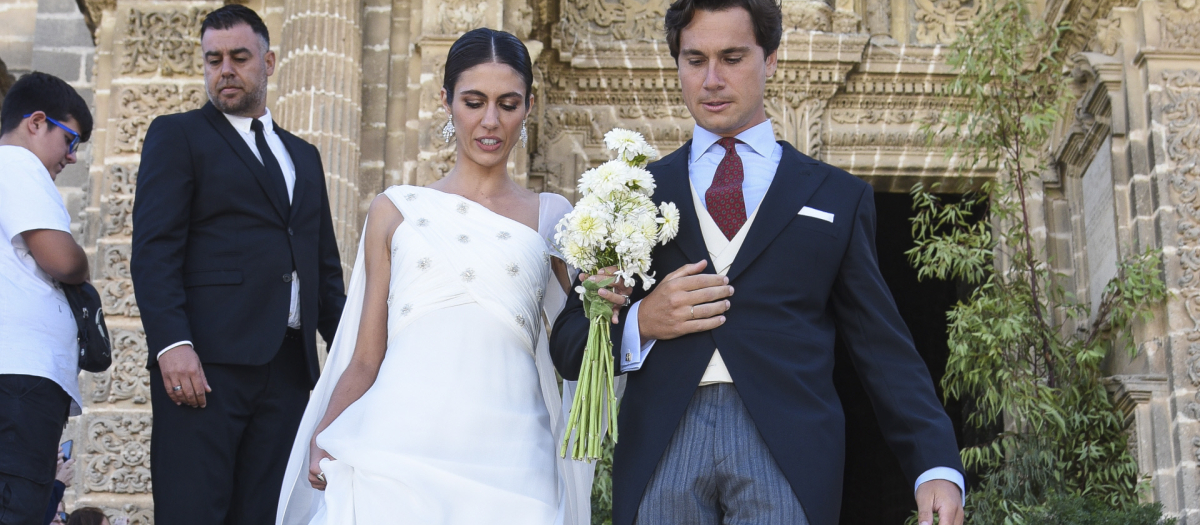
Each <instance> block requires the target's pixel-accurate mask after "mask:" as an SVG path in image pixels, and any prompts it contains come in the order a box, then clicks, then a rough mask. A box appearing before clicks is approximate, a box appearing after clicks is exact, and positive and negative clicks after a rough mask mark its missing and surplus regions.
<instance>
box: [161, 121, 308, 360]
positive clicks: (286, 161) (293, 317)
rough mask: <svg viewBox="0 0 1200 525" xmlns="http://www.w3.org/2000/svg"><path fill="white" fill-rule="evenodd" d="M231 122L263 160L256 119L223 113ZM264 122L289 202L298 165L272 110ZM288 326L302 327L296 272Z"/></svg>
mask: <svg viewBox="0 0 1200 525" xmlns="http://www.w3.org/2000/svg"><path fill="white" fill-rule="evenodd" d="M223 115H225V118H226V119H228V120H229V123H230V124H232V125H233V129H234V130H236V131H237V132H238V135H241V137H242V140H245V141H246V145H247V146H250V151H251V152H253V153H254V157H255V158H257V159H258V161H259V162H262V153H260V152H259V151H258V144H257V142H256V141H255V138H254V130H252V129H250V123H251V122H253V121H254V119H252V118H250V117H239V116H237V115H230V114H228V113H223ZM258 120H260V121H262V124H263V136H264V137H265V138H266V139H267V146H269V147H270V148H271V153H272V154H274V155H275V159H276V160H277V161H279V169H280V170H282V171H283V183H284V184H285V185H286V186H287V195H288V203H291V202H292V193H293V191H294V190H295V188H296V165H295V164H293V163H292V156H291V155H290V154H289V153H288V150H287V147H285V146H284V145H283V141H282V140H279V135H278V134H277V133H275V122H274V121H273V120H272V119H271V110H270V109H268V110H267V113H266V114H265V115H263V116H261V117H259V118H258ZM288 327H289V328H300V277H299V276H298V275H296V272H294V271H293V272H292V300H291V303H290V305H289V306H288ZM190 344H192V342H191V341H180V342H178V343H175V344H173V345H171V346H168V347H166V348H163V349H162V350H160V351H159V352H158V357H159V358H162V356H163V354H165V353H167V350H170V349H172V348H175V347H177V346H181V345H190Z"/></svg>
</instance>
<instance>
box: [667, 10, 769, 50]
mask: <svg viewBox="0 0 1200 525" xmlns="http://www.w3.org/2000/svg"><path fill="white" fill-rule="evenodd" d="M738 7H740V8H742V9H745V10H746V11H748V12H749V13H750V23H751V24H753V25H754V41H755V43H757V44H758V46H759V47H761V48H763V57H764V58H766V57H768V56H770V55H771V53H774V52H775V50H776V49H779V40H780V39H782V38H783V8H782V7H781V6H780V4H779V0H675V2H673V3H672V4H671V7H668V8H667V16H666V20H664V22H663V26H665V28H666V30H667V47H669V48H670V49H671V58H674V59H675V63H676V64H678V63H679V36H680V35H681V34H682V33H683V28H685V27H687V26H688V24H690V23H692V17H693V16H695V14H696V11H697V10H701V11H726V10H729V9H734V8H738Z"/></svg>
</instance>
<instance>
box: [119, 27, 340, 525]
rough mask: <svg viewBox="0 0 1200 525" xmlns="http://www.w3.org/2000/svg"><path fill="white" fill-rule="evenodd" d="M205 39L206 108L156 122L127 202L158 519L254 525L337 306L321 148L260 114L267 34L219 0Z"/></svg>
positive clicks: (176, 523)
mask: <svg viewBox="0 0 1200 525" xmlns="http://www.w3.org/2000/svg"><path fill="white" fill-rule="evenodd" d="M200 38H201V48H202V50H203V52H204V63H205V66H204V82H205V87H206V89H207V91H208V99H209V103H208V104H206V105H205V106H204V107H203V108H201V109H199V110H195V111H189V112H186V113H180V114H175V115H166V116H162V117H159V118H157V119H155V120H154V122H153V123H152V124H151V125H150V129H149V130H148V131H147V133H146V140H145V145H144V147H143V151H142V163H141V167H140V169H139V174H138V181H137V196H136V199H135V201H134V208H133V255H132V260H131V270H132V274H133V281H134V288H135V291H136V294H137V301H138V306H139V307H140V310H141V312H142V323H143V326H144V327H145V330H146V341H147V343H148V345H149V347H150V356H149V359H148V363H147V367H148V368H150V370H151V373H150V378H151V387H152V388H151V391H152V406H153V409H154V436H153V438H152V440H151V456H152V461H151V465H152V466H151V474H152V476H153V480H154V507H155V508H154V512H155V518H156V520H157V521H158V522H159V523H169V524H171V525H186V524H206V525H216V524H221V523H225V524H254V525H261V524H264V523H272V522H274V520H275V507H276V504H277V501H278V498H279V488H280V485H281V483H282V480H283V472H284V468H285V467H286V465H287V458H288V453H289V451H290V449H291V444H292V440H293V438H294V436H295V432H296V429H297V427H298V426H299V424H300V419H301V416H302V415H303V412H304V407H305V404H306V403H307V401H308V393H309V391H310V390H311V388H312V386H313V385H314V384H315V383H316V380H317V377H318V375H319V374H320V367H319V363H318V361H317V341H316V332H317V331H318V330H319V331H320V332H321V335H322V337H324V338H325V340H326V341H330V340H332V339H333V335H334V330H336V328H337V324H338V321H339V318H340V317H341V312H342V306H343V304H345V300H346V298H345V291H344V288H343V284H342V271H341V261H340V260H339V257H338V249H337V243H336V241H335V239H334V236H333V221H332V218H331V216H330V212H329V197H328V195H327V193H326V190H325V182H324V170H323V168H322V166H321V157H320V154H319V153H318V151H317V149H316V148H315V147H313V146H312V145H311V144H308V143H307V142H304V141H303V140H301V139H299V138H297V137H296V136H295V135H292V134H291V133H288V132H287V131H284V130H283V129H281V128H279V127H278V126H275V125H274V123H273V122H272V120H271V113H270V111H268V110H267V107H266V95H267V77H268V76H270V75H271V74H272V73H273V72H274V69H275V55H274V53H272V52H271V51H270V50H269V44H268V43H269V40H268V38H269V36H268V34H267V28H266V26H265V25H263V22H262V19H260V18H259V17H258V15H257V14H255V13H254V11H252V10H250V9H248V8H246V7H243V6H240V5H227V6H225V7H222V8H220V9H217V10H216V11H213V12H212V13H211V14H209V15H208V17H207V18H205V20H204V22H203V24H202V26H201V29H200Z"/></svg>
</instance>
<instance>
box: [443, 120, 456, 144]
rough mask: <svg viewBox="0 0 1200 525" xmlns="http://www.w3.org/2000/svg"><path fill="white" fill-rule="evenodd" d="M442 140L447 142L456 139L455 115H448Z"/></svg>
mask: <svg viewBox="0 0 1200 525" xmlns="http://www.w3.org/2000/svg"><path fill="white" fill-rule="evenodd" d="M442 138H443V139H445V140H446V142H450V140H451V139H453V138H454V115H447V117H446V125H445V126H443V127H442Z"/></svg>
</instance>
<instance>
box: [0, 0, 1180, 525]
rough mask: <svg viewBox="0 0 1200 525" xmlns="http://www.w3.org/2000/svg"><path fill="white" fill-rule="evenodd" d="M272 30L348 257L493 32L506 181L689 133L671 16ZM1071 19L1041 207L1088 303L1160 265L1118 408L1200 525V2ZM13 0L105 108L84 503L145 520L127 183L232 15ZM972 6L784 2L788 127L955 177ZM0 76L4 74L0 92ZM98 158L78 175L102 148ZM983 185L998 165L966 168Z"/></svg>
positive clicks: (491, 14) (89, 212) (80, 184)
mask: <svg viewBox="0 0 1200 525" xmlns="http://www.w3.org/2000/svg"><path fill="white" fill-rule="evenodd" d="M243 3H245V4H246V5H249V6H250V7H252V8H254V9H256V10H258V11H259V13H260V14H262V15H263V17H264V20H265V21H266V23H267V26H268V28H269V29H270V31H271V33H272V42H271V45H272V49H273V50H274V51H275V52H276V54H277V56H278V58H279V60H278V64H279V65H278V69H277V72H276V75H275V76H274V77H272V79H271V81H270V84H269V99H268V100H269V104H270V107H271V108H272V111H273V112H274V113H275V114H276V117H277V120H278V122H279V123H280V125H282V126H283V127H285V128H287V129H290V130H291V131H293V132H296V133H297V134H299V135H300V136H302V137H304V138H306V139H307V140H309V141H311V142H313V143H314V144H316V145H317V146H318V148H319V149H320V150H321V152H322V155H323V161H324V168H325V172H326V182H327V185H328V186H329V193H330V197H331V201H332V205H333V208H334V209H333V214H334V217H335V221H336V227H337V234H338V238H339V243H340V247H341V251H342V254H343V257H344V259H345V260H344V263H345V264H346V265H347V268H348V267H349V265H350V263H351V261H349V256H350V255H351V254H353V253H355V251H356V250H357V245H356V243H357V240H358V235H359V233H360V228H361V224H362V222H363V219H364V218H365V214H366V209H367V206H368V204H369V203H370V200H371V199H372V198H373V197H374V195H375V194H377V193H378V192H380V191H382V190H383V189H384V188H386V187H387V186H390V185H393V184H428V183H429V182H432V181H434V180H437V179H438V178H440V177H441V176H443V175H444V174H445V173H446V172H447V171H448V170H449V169H450V168H451V167H452V166H453V162H454V150H453V145H450V144H446V143H445V142H444V141H442V139H441V137H440V135H439V131H440V129H441V127H442V126H443V125H444V123H445V119H446V115H445V113H444V111H443V110H442V108H441V106H440V103H439V102H438V92H439V90H440V87H441V83H442V70H443V67H444V65H445V63H444V60H445V55H446V52H447V50H448V49H449V46H450V44H451V43H452V42H453V41H454V39H455V38H456V37H457V35H459V34H461V33H462V32H464V31H466V30H469V29H471V28H474V27H478V26H484V25H486V26H489V27H493V28H498V29H504V30H507V31H510V32H512V33H514V34H516V35H517V36H518V37H520V38H521V39H523V40H524V41H525V42H526V43H527V45H528V47H529V49H530V51H531V54H532V56H533V57H534V66H535V86H534V94H535V96H536V100H537V104H536V105H535V108H534V112H533V114H532V115H531V116H530V120H529V123H528V127H529V132H530V141H529V146H528V149H517V150H515V152H514V155H513V158H512V160H511V163H510V165H509V170H510V173H511V174H512V175H513V177H514V178H515V179H516V180H518V181H520V182H522V183H523V184H526V185H527V186H529V187H531V188H534V189H538V190H542V191H553V192H559V193H562V194H564V195H566V196H567V197H568V198H572V199H573V198H574V197H575V182H576V178H577V177H578V175H579V174H580V173H581V172H582V171H584V170H585V169H587V168H588V167H591V166H595V165H597V164H599V163H600V162H602V161H603V160H606V159H607V158H608V157H607V154H606V152H605V151H604V148H603V145H602V140H601V139H602V137H603V134H604V132H605V131H607V130H608V129H610V128H612V127H615V126H622V127H627V128H632V129H636V130H639V131H641V132H643V133H644V134H645V135H646V136H647V137H648V138H649V139H650V140H651V141H652V142H653V143H654V144H655V145H656V146H658V147H659V148H660V149H661V150H662V151H664V152H665V151H670V150H672V149H674V148H676V147H678V146H679V145H681V144H683V143H684V142H685V141H687V140H688V139H689V138H690V135H691V131H692V125H693V124H692V121H691V119H690V117H689V115H688V112H687V110H686V108H685V107H684V106H683V103H682V100H681V97H680V94H679V87H678V78H677V75H676V71H675V65H674V62H673V61H672V60H671V58H670V56H669V54H668V53H667V50H666V46H665V44H664V42H663V41H662V39H661V19H662V15H663V12H664V10H665V7H666V4H667V2H666V0H619V1H599V0H361V1H349V2H347V1H344V0H341V1H316V0H296V1H292V0H248V1H245V2H243ZM1032 3H1033V4H1034V6H1035V7H1036V8H1037V9H1038V10H1039V12H1042V13H1044V14H1045V18H1046V19H1047V20H1048V21H1050V22H1060V21H1065V22H1070V23H1071V24H1072V27H1073V30H1072V32H1071V33H1070V34H1069V36H1068V40H1067V46H1066V49H1064V50H1063V56H1064V58H1066V59H1068V61H1069V63H1070V64H1071V66H1072V75H1073V78H1074V79H1075V81H1076V87H1077V91H1078V93H1077V94H1078V104H1077V107H1076V111H1075V112H1074V114H1073V116H1072V117H1071V118H1070V119H1068V120H1067V121H1066V122H1063V123H1062V125H1061V127H1060V130H1059V132H1058V133H1057V135H1056V137H1055V139H1054V144H1053V145H1052V148H1051V151H1050V153H1051V154H1052V155H1054V158H1055V160H1056V162H1057V166H1058V168H1057V169H1055V170H1053V171H1052V172H1051V173H1047V174H1045V176H1044V177H1043V179H1042V180H1041V181H1039V183H1038V184H1037V186H1038V191H1037V194H1036V195H1034V196H1033V198H1032V199H1031V201H1030V202H1031V204H1032V206H1033V209H1034V210H1035V213H1034V215H1033V217H1032V219H1031V220H1032V221H1033V224H1032V225H1031V226H1032V227H1033V231H1034V233H1035V236H1036V237H1037V238H1038V239H1039V241H1040V242H1041V245H1042V247H1043V249H1044V250H1045V253H1046V255H1047V257H1048V260H1050V261H1051V264H1052V265H1053V267H1054V269H1055V270H1056V272H1057V274H1058V275H1060V277H1059V279H1061V284H1062V285H1063V286H1064V287H1066V288H1067V289H1069V290H1073V291H1074V292H1075V294H1076V295H1077V296H1078V297H1083V298H1088V299H1091V300H1094V299H1095V298H1096V297H1098V296H1099V295H1098V294H1099V288H1100V287H1101V286H1102V285H1103V283H1104V282H1105V281H1106V279H1107V277H1109V276H1110V275H1111V273H1112V268H1113V264H1115V261H1117V260H1120V259H1121V258H1124V257H1126V256H1128V255H1130V254H1132V253H1135V252H1140V251H1142V250H1145V249H1151V248H1156V249H1161V250H1163V253H1164V255H1165V259H1166V262H1165V265H1164V269H1165V270H1166V272H1167V278H1168V284H1169V286H1170V287H1171V288H1172V292H1173V293H1174V295H1173V296H1172V298H1171V299H1170V300H1169V301H1168V302H1167V303H1166V304H1164V305H1160V306H1159V307H1158V308H1157V309H1156V310H1155V316H1154V318H1153V319H1151V320H1150V321H1148V322H1146V323H1142V324H1139V325H1138V326H1136V327H1135V330H1134V331H1133V334H1132V335H1131V337H1132V340H1133V342H1134V343H1135V344H1136V347H1137V349H1138V354H1137V355H1136V356H1135V357H1133V358H1129V357H1127V356H1124V355H1121V354H1119V353H1114V355H1113V356H1112V358H1111V359H1110V363H1109V367H1110V369H1111V371H1112V374H1113V376H1112V377H1111V378H1110V380H1109V384H1110V386H1111V388H1112V391H1113V392H1114V394H1115V399H1116V400H1117V402H1118V404H1119V405H1120V406H1121V407H1122V408H1123V409H1124V410H1125V411H1126V413H1127V416H1128V419H1129V422H1130V425H1131V434H1132V436H1133V439H1132V441H1131V446H1132V448H1133V451H1134V453H1135V455H1136V457H1137V458H1138V461H1139V466H1140V469H1141V472H1142V474H1143V476H1144V477H1145V479H1146V480H1148V481H1149V486H1150V488H1151V491H1150V493H1149V494H1148V495H1147V496H1148V497H1149V498H1153V499H1155V500H1158V501H1162V502H1164V504H1165V505H1166V508H1167V510H1168V511H1169V512H1170V513H1171V514H1172V515H1175V516H1179V517H1181V518H1183V520H1182V521H1181V524H1187V525H1200V274H1198V273H1197V272H1200V208H1198V206H1200V204H1198V201H1197V195H1198V194H1200V171H1198V170H1197V167H1196V166H1198V165H1200V131H1197V130H1200V113H1197V109H1196V108H1198V107H1200V72H1198V70H1200V34H1198V33H1197V32H1196V28H1197V27H1200V8H1198V7H1197V6H1196V3H1195V2H1193V1H1191V0H1037V1H1034V2H1032ZM79 5H81V6H82V9H80V8H78V7H75V4H74V3H72V2H71V1H70V0H38V1H33V0H0V17H2V18H3V19H4V20H5V22H6V23H5V24H4V27H0V61H2V62H3V64H5V65H6V66H7V69H8V70H9V71H11V72H17V73H20V72H24V71H28V70H30V69H32V68H44V69H46V70H48V71H51V72H54V73H55V74H58V75H60V76H63V77H64V78H67V79H68V80H69V81H70V82H72V85H74V86H76V87H77V88H78V89H80V90H81V92H84V93H85V96H89V97H92V99H91V100H93V103H94V107H95V116H96V122H97V130H96V133H95V134H94V138H93V140H92V142H91V145H90V146H89V147H88V148H89V149H87V150H85V155H84V160H83V161H82V162H81V163H80V164H81V165H82V166H81V167H80V168H74V169H77V170H78V171H77V172H74V173H71V174H67V175H65V176H64V177H63V178H60V187H62V189H63V193H64V195H65V196H66V197H67V200H68V203H69V205H70V206H71V209H72V213H75V214H77V216H78V217H79V221H78V224H77V229H78V231H77V233H78V236H79V238H80V239H81V241H82V242H84V243H85V245H86V246H87V247H88V250H89V253H91V254H92V256H93V268H94V275H93V280H94V282H95V283H96V284H97V286H98V288H100V290H101V292H102V295H103V298H104V301H105V309H106V313H108V315H109V324H110V328H111V329H112V332H113V335H114V342H115V344H116V355H115V362H114V366H113V368H112V369H111V370H110V371H108V372H106V373H104V374H97V375H93V374H87V373H85V374H81V381H82V383H83V386H84V395H85V397H86V401H87V404H88V406H87V407H86V408H85V413H84V415H83V416H82V417H81V418H77V419H78V421H75V422H73V423H72V425H71V427H70V428H69V429H68V434H69V435H71V436H73V437H74V438H75V439H76V440H77V442H78V443H79V446H78V447H77V450H79V468H78V469H79V475H78V479H77V481H76V484H75V487H74V488H73V490H74V492H73V496H72V497H74V498H75V499H76V500H77V503H78V504H80V505H82V504H89V505H98V506H102V507H105V508H106V509H107V510H108V512H109V513H110V515H113V516H119V515H124V516H129V517H131V518H132V520H133V523H136V524H149V523H151V522H152V521H153V511H152V508H151V507H152V506H151V500H150V494H151V493H152V490H153V484H152V481H151V480H150V479H149V461H150V458H149V454H148V444H149V437H150V433H151V429H152V424H151V423H152V422H151V420H150V412H149V404H148V402H147V401H148V398H149V395H150V394H149V391H148V388H149V381H148V378H149V376H148V373H147V372H146V371H145V370H144V369H143V363H144V362H145V359H146V352H147V351H148V349H147V348H146V343H145V338H144V335H143V333H142V331H141V327H140V321H139V312H138V309H137V304H136V302H135V301H134V297H133V294H132V285H131V283H130V280H129V271H128V256H129V242H130V222H129V221H130V217H129V213H130V211H131V209H132V199H133V188H134V183H135V181H136V177H137V164H138V158H139V154H140V151H141V141H142V138H143V136H144V133H145V131H146V127H147V126H148V125H149V122H150V121H151V120H152V119H153V117H154V116H157V115H161V114H164V113H171V112H177V111H183V110H186V109H191V108H194V107H198V106H199V105H201V104H202V103H203V102H204V100H205V95H204V91H203V86H202V82H201V78H202V74H201V69H200V56H199V53H198V46H199V35H198V28H199V22H200V20H201V19H202V17H203V15H204V13H206V12H207V11H208V10H211V9H213V8H215V7H217V6H218V5H220V2H218V1H211V2H209V1H199V0H194V1H182V2H180V1H159V0H84V1H82V2H81V3H80V4H79ZM981 5H982V4H981V3H979V0H973V1H963V0H832V1H829V2H826V1H821V0H783V6H784V12H785V28H786V32H785V35H784V42H783V44H782V46H781V48H780V56H779V58H780V61H779V68H778V71H777V72H776V74H775V76H774V77H773V78H771V79H770V80H769V81H768V86H767V101H766V104H767V108H766V109H767V113H768V115H769V116H770V117H771V119H772V121H773V123H774V125H775V131H776V134H777V135H778V136H779V137H780V138H783V139H786V140H788V141H790V142H791V143H792V144H794V145H796V146H797V147H798V148H799V149H801V150H802V151H804V152H807V153H808V154H810V155H812V156H814V157H817V158H819V159H822V160H824V161H826V162H829V163H831V164H834V165H836V166H839V167H842V168H845V169H847V170H849V171H851V172H852V173H854V174H856V175H858V176H860V177H862V178H864V179H866V180H868V181H870V182H871V183H872V184H873V185H874V186H875V188H876V190H877V191H890V192H903V191H908V189H909V188H910V187H911V186H912V184H913V183H914V182H918V181H919V182H924V183H927V184H928V183H932V182H942V181H945V182H953V181H952V180H951V177H950V176H949V175H948V174H949V173H951V170H949V169H948V168H950V167H952V166H953V163H954V162H957V160H955V159H947V158H946V157H945V156H944V154H943V151H944V146H946V144H945V143H944V142H939V139H936V138H935V139H934V140H933V141H930V140H928V138H927V137H925V136H923V135H922V134H921V133H920V128H921V124H922V122H925V121H927V120H929V119H931V118H936V115H937V113H938V110H939V109H940V105H941V104H942V102H941V99H940V98H938V97H937V95H939V94H940V93H941V92H942V91H943V90H944V89H945V86H946V84H947V83H948V82H949V81H950V80H951V75H952V72H951V71H950V70H949V69H948V68H947V67H946V65H945V64H944V56H945V54H946V49H945V47H944V45H945V44H947V43H949V42H951V41H952V40H953V39H954V37H955V36H956V35H957V34H958V32H959V31H960V30H961V28H962V27H963V26H964V25H965V24H966V23H967V22H968V21H969V20H970V19H971V18H972V17H974V16H975V15H976V14H977V13H978V11H979V9H980V7H981ZM0 83H2V79H0ZM89 156H90V158H87V157H89ZM968 175H969V176H979V177H988V176H991V175H992V173H989V172H986V171H982V172H977V173H975V172H968Z"/></svg>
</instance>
